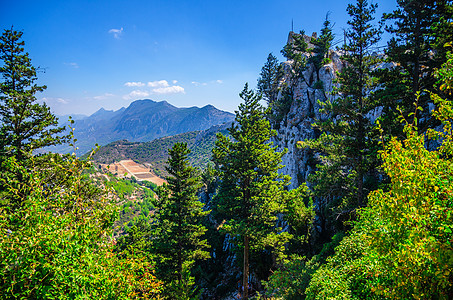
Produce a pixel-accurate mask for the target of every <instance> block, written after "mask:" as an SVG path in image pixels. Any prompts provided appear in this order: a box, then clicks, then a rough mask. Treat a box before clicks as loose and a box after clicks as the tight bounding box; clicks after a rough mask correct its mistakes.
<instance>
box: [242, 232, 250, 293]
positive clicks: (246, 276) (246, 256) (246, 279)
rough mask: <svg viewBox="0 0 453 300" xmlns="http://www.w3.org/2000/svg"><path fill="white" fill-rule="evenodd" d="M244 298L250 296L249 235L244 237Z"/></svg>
mask: <svg viewBox="0 0 453 300" xmlns="http://www.w3.org/2000/svg"><path fill="white" fill-rule="evenodd" d="M242 288H243V289H244V291H243V293H242V299H248V298H249V237H248V236H245V237H244V272H243V278H242Z"/></svg>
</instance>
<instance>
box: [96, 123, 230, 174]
mask: <svg viewBox="0 0 453 300" xmlns="http://www.w3.org/2000/svg"><path fill="white" fill-rule="evenodd" d="M229 125H230V123H228V124H224V125H219V126H213V127H211V128H210V129H208V130H203V131H191V132H186V133H181V134H177V135H174V136H168V137H162V138H158V139H155V140H153V141H150V142H129V141H127V140H120V141H115V142H112V143H110V144H108V145H105V146H102V147H100V149H99V151H97V152H96V153H95V154H94V156H93V161H94V162H96V163H101V164H111V163H114V162H118V161H121V160H125V159H131V160H134V161H137V162H139V163H142V164H144V163H147V164H151V168H152V169H153V170H154V172H155V173H156V174H157V175H160V176H165V175H167V173H166V171H165V162H166V160H167V158H168V149H170V148H171V147H172V146H173V145H174V144H175V143H177V142H184V143H187V144H188V147H189V149H190V151H191V153H190V154H189V161H190V163H191V164H192V165H193V166H195V167H204V166H206V164H208V162H209V160H210V158H211V151H212V148H213V147H214V143H215V139H216V134H217V133H218V132H221V133H223V134H227V128H228V126H229Z"/></svg>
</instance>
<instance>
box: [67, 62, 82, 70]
mask: <svg viewBox="0 0 453 300" xmlns="http://www.w3.org/2000/svg"><path fill="white" fill-rule="evenodd" d="M64 64H65V65H67V66H70V67H73V68H74V69H78V68H79V65H78V64H77V63H76V62H69V63H64Z"/></svg>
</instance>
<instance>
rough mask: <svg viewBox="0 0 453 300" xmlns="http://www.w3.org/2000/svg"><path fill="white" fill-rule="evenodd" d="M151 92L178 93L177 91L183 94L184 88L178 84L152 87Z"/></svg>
mask: <svg viewBox="0 0 453 300" xmlns="http://www.w3.org/2000/svg"><path fill="white" fill-rule="evenodd" d="M153 92H154V93H156V94H178V93H182V94H184V93H185V91H184V88H183V87H182V86H179V85H174V86H168V87H161V88H157V89H153Z"/></svg>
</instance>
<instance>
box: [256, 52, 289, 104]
mask: <svg viewBox="0 0 453 300" xmlns="http://www.w3.org/2000/svg"><path fill="white" fill-rule="evenodd" d="M282 77H283V68H282V65H281V64H280V63H279V62H278V59H277V57H275V56H274V55H272V53H269V56H268V57H267V61H266V63H265V64H264V66H263V67H262V68H261V73H260V77H259V78H258V84H257V90H258V92H259V93H261V95H262V96H263V99H264V100H266V101H267V103H268V104H270V105H271V104H272V103H274V102H275V101H276V100H277V96H278V92H279V84H280V80H281V79H282Z"/></svg>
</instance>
